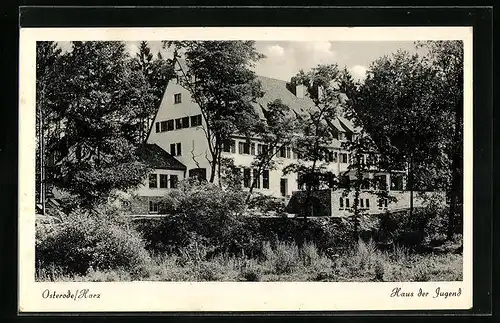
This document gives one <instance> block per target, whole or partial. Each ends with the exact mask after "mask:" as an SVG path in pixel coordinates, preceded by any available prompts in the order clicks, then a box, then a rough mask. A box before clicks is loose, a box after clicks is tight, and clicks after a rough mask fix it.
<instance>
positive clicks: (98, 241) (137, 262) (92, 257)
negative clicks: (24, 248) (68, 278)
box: [36, 212, 150, 275]
mask: <svg viewBox="0 0 500 323" xmlns="http://www.w3.org/2000/svg"><path fill="white" fill-rule="evenodd" d="M37 233H38V236H37V240H38V243H37V245H36V263H37V265H38V267H39V269H41V268H43V267H47V268H50V267H56V268H59V270H60V271H61V273H62V274H70V275H72V274H76V275H85V274H86V273H87V272H88V271H89V270H95V271H106V270H111V269H123V270H126V271H129V272H131V273H133V274H137V275H140V274H141V271H143V267H144V266H145V265H147V264H148V263H149V262H150V257H149V255H148V253H147V251H146V249H145V248H144V242H143V240H142V239H141V237H140V235H139V233H138V232H137V231H135V230H133V229H131V228H129V227H128V225H127V223H125V222H121V221H118V220H117V219H115V218H108V217H106V215H103V214H98V215H89V214H86V213H79V212H78V213H76V212H75V213H72V214H70V216H68V218H67V219H65V221H64V222H63V223H62V224H60V225H59V226H58V228H57V229H56V230H52V231H50V232H49V233H47V234H45V235H44V234H42V231H41V230H38V231H37Z"/></svg>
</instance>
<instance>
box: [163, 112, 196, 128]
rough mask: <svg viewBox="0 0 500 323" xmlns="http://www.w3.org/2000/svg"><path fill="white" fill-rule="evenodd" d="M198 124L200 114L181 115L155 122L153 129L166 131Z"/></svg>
mask: <svg viewBox="0 0 500 323" xmlns="http://www.w3.org/2000/svg"><path fill="white" fill-rule="evenodd" d="M198 126H201V114H197V115H195V116H191V117H183V118H177V119H170V120H165V121H161V122H156V123H155V130H156V132H166V131H172V130H179V129H184V128H189V127H198Z"/></svg>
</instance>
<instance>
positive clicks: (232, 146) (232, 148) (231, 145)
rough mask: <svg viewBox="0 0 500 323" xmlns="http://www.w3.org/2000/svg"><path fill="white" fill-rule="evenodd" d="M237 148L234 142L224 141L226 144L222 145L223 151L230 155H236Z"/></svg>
mask: <svg viewBox="0 0 500 323" xmlns="http://www.w3.org/2000/svg"><path fill="white" fill-rule="evenodd" d="M235 146H236V142H235V141H234V140H226V141H224V144H223V145H222V151H225V152H226V153H228V152H231V153H234V152H235Z"/></svg>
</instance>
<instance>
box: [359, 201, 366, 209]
mask: <svg viewBox="0 0 500 323" xmlns="http://www.w3.org/2000/svg"><path fill="white" fill-rule="evenodd" d="M363 202H364V201H363V199H359V207H360V208H364V207H365V206H364V203H363Z"/></svg>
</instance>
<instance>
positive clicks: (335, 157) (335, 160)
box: [332, 152, 338, 163]
mask: <svg viewBox="0 0 500 323" xmlns="http://www.w3.org/2000/svg"><path fill="white" fill-rule="evenodd" d="M337 158H338V154H337V152H334V153H333V159H332V161H333V162H334V163H336V162H337Z"/></svg>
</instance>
